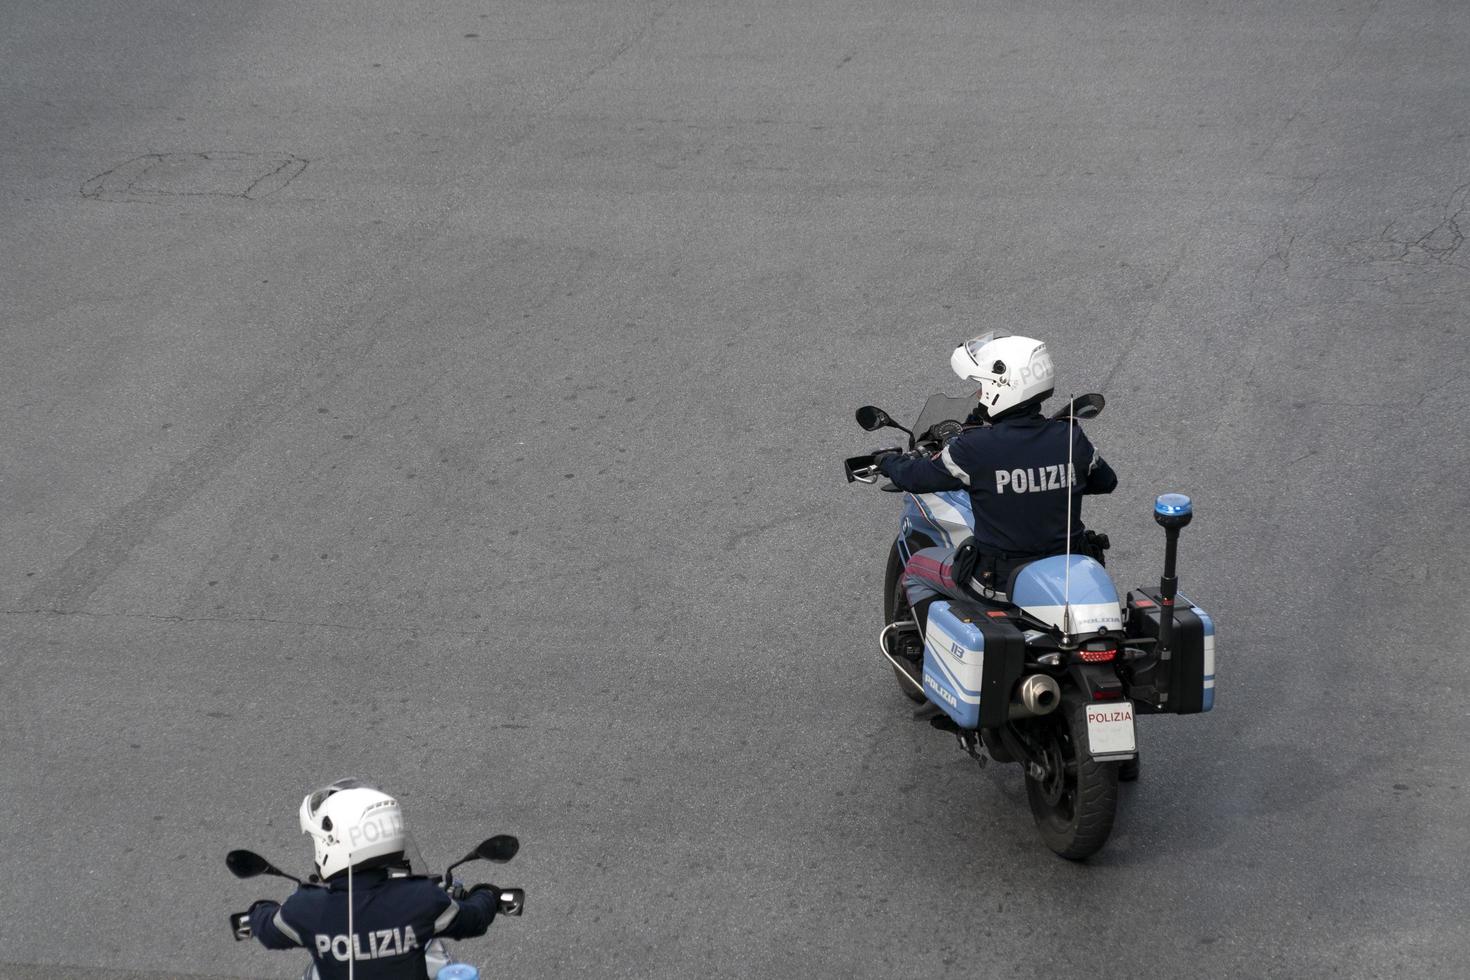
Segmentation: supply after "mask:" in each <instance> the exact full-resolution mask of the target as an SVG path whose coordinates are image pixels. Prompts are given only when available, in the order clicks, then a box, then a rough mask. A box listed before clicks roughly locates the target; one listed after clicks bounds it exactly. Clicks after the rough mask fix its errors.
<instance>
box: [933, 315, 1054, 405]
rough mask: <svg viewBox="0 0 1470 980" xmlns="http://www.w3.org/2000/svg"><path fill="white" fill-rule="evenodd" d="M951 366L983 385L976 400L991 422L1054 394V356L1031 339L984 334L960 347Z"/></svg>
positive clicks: (956, 371)
mask: <svg viewBox="0 0 1470 980" xmlns="http://www.w3.org/2000/svg"><path fill="white" fill-rule="evenodd" d="M949 366H950V367H952V368H954V373H955V374H958V375H959V376H960V377H962V378H964V379H965V380H966V381H976V382H979V384H980V390H979V391H977V392H975V397H976V398H978V399H979V400H980V407H981V408H983V409H985V414H987V415H989V416H990V417H991V418H994V417H995V416H997V415H999V414H1001V413H1002V412H1005V411H1009V410H1010V409H1012V408H1015V407H1016V406H1017V405H1020V404H1021V403H1023V402H1028V401H1031V400H1032V399H1036V400H1040V399H1042V398H1045V397H1046V396H1047V395H1050V394H1051V392H1052V387H1053V382H1052V377H1053V373H1054V372H1053V371H1052V365H1051V355H1050V354H1048V353H1047V352H1046V345H1045V344H1043V343H1042V342H1041V341H1039V340H1032V339H1031V338H1030V337H1009V336H1006V335H1005V334H999V333H995V332H993V331H992V332H991V333H986V334H981V335H980V336H979V337H976V338H975V339H974V340H967V341H965V342H964V343H963V344H960V345H959V346H958V347H956V348H955V349H954V353H953V354H951V355H950V356H949Z"/></svg>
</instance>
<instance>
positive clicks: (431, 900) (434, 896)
mask: <svg viewBox="0 0 1470 980" xmlns="http://www.w3.org/2000/svg"><path fill="white" fill-rule="evenodd" d="M352 898H353V902H352V906H353V907H352V918H353V921H352V933H351V934H349V933H348V931H347V876H346V875H338V876H336V877H334V878H333V879H332V880H331V881H330V882H328V883H327V884H325V885H302V886H301V888H299V889H298V890H297V891H296V893H295V894H294V895H292V896H291V897H290V898H288V899H286V902H285V904H283V905H278V904H276V903H275V902H256V903H255V905H253V906H252V907H251V909H250V929H251V931H252V932H253V933H254V934H255V937H256V938H257V939H259V940H260V941H261V943H262V944H263V945H265V946H266V947H268V948H270V949H293V948H296V947H305V948H306V949H308V950H310V951H311V956H312V959H314V960H315V961H316V969H317V972H318V973H319V974H320V975H321V978H322V980H337V978H339V977H340V978H344V980H345V978H346V976H347V961H348V959H349V958H351V959H353V960H355V963H354V965H353V970H354V975H355V976H356V977H357V978H358V980H424V978H425V977H426V976H427V975H428V972H427V970H426V969H425V967H424V946H425V945H427V944H428V942H429V940H430V939H433V938H434V937H435V936H446V937H448V938H450V939H469V938H471V937H473V936H483V935H484V934H485V930H486V929H488V928H490V922H491V920H492V919H494V918H495V908H496V898H497V896H496V893H495V891H494V890H493V889H491V890H481V891H477V892H474V893H473V894H471V895H469V896H467V897H466V898H465V899H464V900H463V901H460V902H456V901H455V900H454V899H452V898H450V897H449V894H448V893H447V892H446V891H445V890H444V889H443V888H440V887H439V886H438V885H436V884H434V882H432V881H430V880H429V879H428V878H419V877H406V878H404V877H389V875H388V872H387V871H386V870H384V869H381V868H379V869H375V870H371V871H359V872H356V873H355V874H353V876H352Z"/></svg>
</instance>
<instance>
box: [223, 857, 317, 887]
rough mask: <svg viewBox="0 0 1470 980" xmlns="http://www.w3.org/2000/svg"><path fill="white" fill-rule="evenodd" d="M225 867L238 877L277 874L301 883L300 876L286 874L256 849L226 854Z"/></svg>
mask: <svg viewBox="0 0 1470 980" xmlns="http://www.w3.org/2000/svg"><path fill="white" fill-rule="evenodd" d="M225 867H227V868H229V869H230V874H232V875H234V876H235V877H236V878H255V877H258V876H259V875H275V876H276V877H277V878H288V879H290V880H291V881H294V882H296V884H298V885H299V884H301V879H300V878H296V877H294V876H292V875H288V874H286V872H284V871H282V870H281V869H280V868H278V867H276V866H275V865H274V864H271V863H270V862H269V861H267V860H266V859H265V858H263V857H261V856H260V855H259V854H256V853H255V852H254V851H231V852H230V853H228V854H226V855H225Z"/></svg>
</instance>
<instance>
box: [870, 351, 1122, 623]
mask: <svg viewBox="0 0 1470 980" xmlns="http://www.w3.org/2000/svg"><path fill="white" fill-rule="evenodd" d="M950 366H951V367H952V368H953V369H954V371H955V373H956V374H958V375H959V376H960V377H961V378H964V379H965V380H967V381H973V382H976V383H977V384H978V385H979V389H978V390H977V391H976V392H975V397H976V398H977V399H978V401H979V404H978V405H977V406H976V408H975V410H974V412H973V413H972V414H971V416H970V418H969V419H968V420H967V423H968V424H967V425H966V427H965V428H964V429H963V430H962V431H961V433H960V434H959V435H958V436H956V437H955V438H953V439H951V440H950V441H949V443H948V444H947V445H946V446H945V447H944V449H943V450H942V451H941V452H940V453H939V454H938V455H936V456H933V457H926V456H922V455H920V456H914V455H906V454H899V453H897V452H896V451H895V452H894V453H892V454H888V455H883V456H880V457H879V459H878V461H877V462H878V468H879V469H880V470H881V471H882V473H883V474H884V475H885V476H887V477H888V478H889V479H890V480H892V481H893V483H894V484H895V485H896V486H897V487H898V488H899V489H900V490H907V491H909V492H912V493H932V492H934V491H939V490H959V489H961V488H964V489H966V490H968V491H969V494H970V502H971V504H972V506H973V508H974V514H975V534H974V537H973V538H972V539H969V540H967V541H965V542H963V543H962V544H960V545H959V546H958V547H957V548H953V549H950V548H924V549H922V550H920V551H917V552H915V553H914V555H913V556H912V557H911V558H910V559H909V561H908V564H907V565H906V566H905V569H904V584H905V587H906V589H907V591H908V598H909V604H910V605H911V606H912V607H913V609H914V611H915V612H916V614H918V616H919V622H920V624H921V626H922V625H923V624H924V622H925V621H926V619H927V615H926V614H927V612H928V606H929V604H930V603H931V602H932V601H933V600H934V599H936V598H938V597H939V596H941V595H947V596H950V597H951V598H971V597H973V596H974V595H976V594H978V595H980V596H982V597H985V598H991V599H1000V600H1004V599H1005V598H1006V595H1005V593H1006V591H1007V590H1008V588H1009V581H1010V577H1011V576H1012V575H1013V574H1014V573H1015V571H1016V570H1017V569H1018V568H1020V566H1021V565H1024V564H1025V563H1026V562H1029V561H1033V560H1035V559H1037V558H1044V557H1046V556H1048V555H1057V554H1062V553H1064V552H1065V551H1067V550H1068V549H1069V541H1068V538H1067V530H1068V522H1069V521H1068V519H1069V515H1068V509H1067V487H1068V484H1069V483H1070V484H1071V487H1072V490H1073V496H1072V501H1071V513H1070V525H1071V532H1072V537H1071V541H1070V550H1071V551H1073V552H1076V553H1079V554H1088V555H1091V556H1092V557H1096V558H1101V557H1102V556H1101V547H1105V546H1106V545H1105V544H1103V545H1102V546H1101V547H1099V546H1097V545H1095V544H1094V543H1093V542H1094V541H1097V540H1098V536H1095V535H1089V534H1088V532H1087V531H1086V528H1084V527H1083V525H1082V496H1083V495H1084V494H1090V493H1111V492H1112V491H1113V489H1114V488H1115V487H1116V486H1117V485H1118V477H1117V474H1116V473H1114V472H1113V468H1112V467H1111V466H1109V465H1108V464H1107V462H1106V461H1105V460H1104V459H1103V458H1102V455H1101V454H1100V453H1099V452H1098V451H1097V450H1096V449H1095V448H1094V447H1093V445H1092V443H1091V442H1090V441H1088V438H1087V436H1086V435H1085V434H1084V433H1083V432H1082V429H1081V427H1080V426H1078V425H1077V424H1076V423H1075V422H1072V423H1069V422H1068V421H1067V420H1066V419H1060V420H1057V419H1048V418H1047V417H1046V416H1045V415H1043V414H1042V412H1041V403H1042V402H1043V401H1044V400H1045V399H1046V398H1047V397H1049V396H1050V395H1051V394H1052V390H1053V377H1054V370H1053V367H1052V360H1051V355H1050V354H1049V353H1048V352H1047V349H1046V345H1045V344H1044V343H1042V342H1041V341H1039V340H1034V339H1032V338H1030V337H1011V336H1003V335H997V334H995V333H988V334H984V335H982V336H980V337H976V338H975V339H973V340H970V341H967V342H966V343H963V344H961V345H960V346H958V347H956V348H955V350H954V353H953V354H952V355H951V356H950ZM1069 432H1070V433H1071V445H1070V447H1069V445H1068V433H1069Z"/></svg>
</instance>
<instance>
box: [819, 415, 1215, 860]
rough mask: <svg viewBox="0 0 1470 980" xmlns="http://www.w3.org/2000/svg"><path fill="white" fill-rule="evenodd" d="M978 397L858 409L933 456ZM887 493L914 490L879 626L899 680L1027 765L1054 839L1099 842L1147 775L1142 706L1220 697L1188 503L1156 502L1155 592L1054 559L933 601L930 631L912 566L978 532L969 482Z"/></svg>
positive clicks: (1168, 497)
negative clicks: (1161, 545) (989, 585)
mask: <svg viewBox="0 0 1470 980" xmlns="http://www.w3.org/2000/svg"><path fill="white" fill-rule="evenodd" d="M976 404H977V402H976V399H974V398H955V397H950V396H946V395H942V394H937V395H933V396H931V397H930V398H929V399H928V401H926V402H925V404H924V406H923V408H922V410H921V411H920V412H919V417H918V419H917V420H916V421H915V422H914V424H913V426H912V427H911V428H905V427H904V426H901V425H899V424H898V423H897V422H895V421H894V420H893V419H892V418H891V417H890V416H889V415H888V413H886V412H884V411H883V410H882V409H879V408H875V407H873V406H864V407H863V408H860V409H858V410H857V413H856V415H857V422H858V424H859V425H860V426H862V428H864V429H866V430H868V431H870V432H871V431H875V430H878V429H881V428H896V429H899V430H901V431H903V432H905V433H907V434H908V442H909V449H910V451H912V452H916V453H924V454H930V455H932V454H935V453H938V452H940V451H941V450H943V448H944V447H945V445H946V444H947V443H948V442H949V441H950V440H951V439H953V438H954V437H955V436H957V435H959V434H960V433H961V432H962V431H963V430H964V429H965V428H966V425H967V422H966V420H967V419H969V418H970V414H971V412H972V410H973V409H974V408H975V406H976ZM1104 404H1105V400H1104V398H1103V396H1102V395H1099V394H1090V395H1083V396H1077V397H1074V398H1072V399H1071V400H1069V402H1068V405H1067V406H1065V407H1063V408H1062V409H1060V410H1059V411H1057V412H1056V413H1055V414H1053V416H1052V418H1054V419H1059V418H1066V419H1071V420H1077V419H1082V420H1085V419H1090V418H1094V417H1096V416H1097V415H1098V414H1099V413H1100V412H1101V411H1102V408H1103V406H1104ZM878 455H880V454H877V453H870V454H867V455H863V456H854V457H851V458H849V459H847V460H846V461H845V467H844V468H845V471H846V475H847V480H848V482H849V483H851V482H861V483H870V484H872V483H877V482H878V480H879V478H880V476H881V474H880V473H879V470H878V467H877V457H878ZM882 489H883V490H886V491H888V492H891V493H902V494H903V510H902V514H901V517H900V524H899V530H898V534H897V536H896V537H895V539H894V541H893V544H892V545H891V546H890V548H889V550H888V565H887V572H886V575H885V579H884V586H883V622H884V623H885V624H886V625H885V626H884V627H883V629H882V632H881V633H880V634H879V647H880V649H881V650H882V653H883V656H884V657H885V658H886V659H887V661H888V662H889V664H890V665H891V666H892V668H893V671H894V674H895V676H896V678H897V680H898V684H899V688H900V689H901V690H902V692H903V693H904V695H905V696H907V697H908V698H909V699H910V700H912V701H914V702H916V703H921V704H924V705H925V708H922V709H920V710H919V711H918V712H916V714H928V715H929V719H930V724H931V725H933V726H934V727H935V728H938V729H940V730H943V731H948V732H950V733H952V734H953V735H954V736H955V737H956V738H957V739H958V741H959V744H960V746H961V748H963V749H964V750H965V751H966V752H967V753H968V754H969V755H970V756H971V757H972V758H974V759H975V760H976V761H977V762H978V763H979V764H980V765H981V766H982V767H983V766H984V765H985V764H986V762H987V757H988V758H989V759H993V760H995V761H996V762H1001V763H1009V762H1016V763H1019V764H1020V765H1021V767H1022V769H1023V770H1024V772H1025V780H1026V797H1027V800H1028V802H1029V804H1030V808H1031V812H1032V815H1033V816H1034V818H1035V821H1036V826H1037V829H1038V830H1039V831H1040V834H1041V838H1042V840H1043V841H1044V842H1045V843H1046V845H1047V846H1048V847H1049V848H1050V849H1051V850H1053V851H1054V852H1056V853H1057V854H1058V855H1060V856H1062V857H1064V858H1069V859H1072V860H1081V859H1084V858H1086V857H1088V856H1090V855H1092V854H1094V853H1096V852H1097V851H1098V850H1099V849H1100V848H1102V846H1103V845H1104V844H1105V843H1106V842H1107V839H1108V836H1109V835H1110V834H1111V833H1112V828H1113V821H1114V817H1115V814H1116V810H1117V802H1118V782H1119V778H1120V775H1121V776H1122V777H1123V778H1124V779H1125V780H1128V779H1132V778H1137V773H1138V769H1137V765H1138V761H1137V760H1138V744H1137V734H1136V730H1135V718H1136V716H1138V715H1146V714H1191V713H1196V712H1202V711H1209V710H1210V709H1211V708H1212V707H1213V705H1214V697H1215V628H1214V623H1213V622H1212V620H1211V619H1210V616H1209V615H1208V614H1207V613H1206V612H1205V611H1204V610H1203V609H1201V608H1200V607H1198V606H1197V605H1195V604H1194V603H1193V602H1191V601H1190V600H1189V599H1188V598H1186V597H1185V596H1184V595H1182V594H1180V593H1179V592H1178V578H1177V576H1176V574H1175V558H1176V553H1177V548H1178V541H1179V532H1180V530H1181V529H1182V528H1184V527H1185V526H1186V525H1188V524H1189V522H1190V520H1191V517H1192V515H1193V507H1192V504H1191V502H1190V499H1189V498H1188V497H1186V496H1184V495H1183V494H1177V493H1166V494H1163V495H1161V496H1159V497H1158V498H1157V500H1156V501H1155V504H1154V519H1155V520H1156V521H1157V522H1158V523H1159V524H1160V525H1161V526H1162V527H1163V529H1164V534H1165V552H1164V571H1163V575H1162V577H1161V579H1160V581H1159V587H1158V588H1157V589H1149V588H1146V587H1145V588H1139V589H1136V590H1134V591H1131V592H1129V593H1128V595H1127V598H1126V601H1119V598H1118V593H1117V591H1116V589H1115V588H1114V586H1113V582H1112V580H1111V578H1109V576H1108V573H1107V571H1106V570H1105V569H1104V567H1103V566H1102V564H1101V563H1100V562H1098V561H1097V560H1095V559H1094V558H1092V557H1089V556H1087V555H1081V554H1072V553H1067V554H1063V555H1054V556H1051V557H1046V558H1041V559H1037V560H1034V561H1031V562H1029V563H1026V564H1024V565H1022V566H1021V567H1020V568H1019V569H1017V570H1016V571H1015V572H1014V573H1013V574H1012V575H1011V577H1010V581H1009V582H1008V583H996V585H997V588H994V589H983V590H981V591H974V589H971V590H969V591H970V594H971V598H970V599H967V600H961V601H957V600H953V599H943V598H941V599H939V600H936V601H934V602H933V603H932V605H930V607H929V610H928V617H927V627H924V626H921V624H920V621H919V617H918V616H917V615H916V614H915V612H914V610H912V609H911V608H910V606H909V601H908V594H907V591H906V589H905V588H904V584H903V581H902V580H903V573H904V567H905V565H906V564H907V563H908V561H909V558H910V557H911V556H912V555H913V554H914V553H915V552H917V551H919V550H920V549H922V548H929V547H936V546H938V547H945V548H953V547H955V546H958V545H960V544H961V543H962V542H964V541H965V540H966V539H967V538H970V537H971V536H972V534H973V532H974V514H973V512H972V508H971V502H970V496H969V493H968V492H967V491H966V490H963V489H961V490H954V491H942V492H935V493H907V492H904V491H901V490H899V489H898V488H897V487H895V486H894V485H893V484H892V483H888V484H886V485H885V486H884V487H882ZM1069 496H1070V493H1069ZM1070 506H1071V502H1070V499H1069V500H1068V508H1069V512H1070ZM1099 537H1101V536H1099ZM1101 547H1103V548H1105V547H1106V539H1105V538H1102V543H1101ZM976 584H978V583H976ZM1002 588H1004V591H1001V589H1002Z"/></svg>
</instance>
